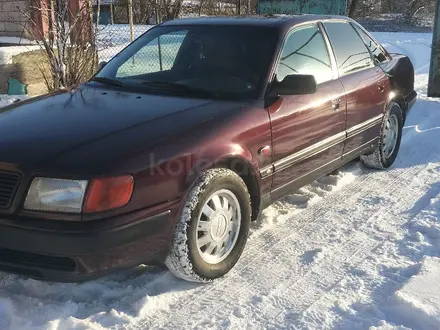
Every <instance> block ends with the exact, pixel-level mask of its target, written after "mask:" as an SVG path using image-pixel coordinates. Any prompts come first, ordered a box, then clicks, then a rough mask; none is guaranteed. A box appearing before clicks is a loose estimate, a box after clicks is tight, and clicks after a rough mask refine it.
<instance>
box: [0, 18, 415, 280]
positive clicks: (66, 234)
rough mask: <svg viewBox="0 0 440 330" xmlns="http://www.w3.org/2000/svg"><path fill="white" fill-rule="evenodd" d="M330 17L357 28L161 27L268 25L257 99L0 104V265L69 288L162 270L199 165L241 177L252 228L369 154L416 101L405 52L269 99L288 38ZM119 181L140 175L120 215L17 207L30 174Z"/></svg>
mask: <svg viewBox="0 0 440 330" xmlns="http://www.w3.org/2000/svg"><path fill="white" fill-rule="evenodd" d="M329 20H330V21H331V20H343V21H345V22H350V23H352V24H356V23H355V22H353V21H351V20H349V19H346V18H341V17H326V16H309V15H305V16H295V17H275V18H264V17H260V18H202V19H187V20H176V21H170V22H166V23H163V24H162V25H163V26H178V25H190V26H191V25H202V26H203V25H219V26H228V25H229V26H233V25H249V26H255V27H257V26H270V27H271V28H273V29H274V31H276V36H277V41H276V47H275V48H274V57H273V59H272V61H271V67H269V68H267V77H266V78H265V80H264V81H265V85H264V86H263V88H262V89H261V93H260V95H259V97H258V98H256V99H252V100H246V101H243V100H235V101H232V100H209V99H199V98H188V97H176V96H166V95H165V96H164V95H155V94H151V93H143V92H138V91H124V90H118V89H117V88H109V87H106V86H104V87H103V86H102V85H100V84H97V83H93V82H90V83H87V84H84V85H82V86H81V87H79V88H78V89H77V90H74V91H71V92H66V91H63V92H57V93H53V94H49V95H45V96H42V97H37V98H34V99H31V100H28V101H24V102H20V103H18V104H14V105H11V106H9V107H7V108H3V109H1V110H0V201H1V200H2V198H3V200H7V202H5V203H4V204H3V207H0V269H1V270H4V271H7V272H12V273H17V274H23V275H26V276H31V277H34V278H39V279H46V280H57V281H77V280H83V279H88V278H91V277H94V276H100V275H102V274H105V273H107V272H109V271H114V270H115V269H119V268H126V267H131V266H135V265H138V264H142V263H151V262H163V261H164V259H165V258H166V256H167V254H168V251H169V249H170V244H171V240H172V237H173V232H174V228H175V225H176V222H177V220H178V217H179V214H180V212H181V208H182V205H183V201H184V199H185V196H186V194H187V193H188V191H189V189H190V187H191V185H192V183H193V182H194V180H195V179H196V178H197V176H198V175H199V174H200V173H201V171H203V170H204V169H207V168H211V167H215V166H226V167H229V168H231V169H233V170H234V171H235V172H237V173H238V174H239V175H240V176H241V177H242V178H243V179H244V181H245V183H246V185H247V187H248V190H249V192H250V195H251V199H252V209H253V216H252V218H253V219H254V220H256V219H257V217H258V215H259V213H260V212H261V210H262V209H264V208H265V207H266V206H268V205H270V204H271V203H272V202H274V201H275V200H277V199H279V198H282V197H283V196H285V195H287V194H288V193H290V192H292V191H294V190H296V189H298V188H300V187H301V186H303V185H305V184H307V183H310V182H311V181H313V180H315V179H317V178H319V177H321V176H323V175H326V174H328V173H330V172H332V171H333V170H335V169H337V168H339V167H341V166H342V165H343V164H345V163H347V162H349V161H351V160H353V159H356V158H357V157H359V156H360V155H362V154H365V153H368V152H370V151H372V150H373V148H374V147H375V145H376V144H377V141H378V140H377V139H378V137H379V135H380V128H381V124H382V118H383V114H384V110H385V109H386V107H387V105H388V104H389V102H391V101H395V102H398V103H399V104H400V105H401V107H402V109H404V110H405V113H407V112H408V111H409V110H410V108H411V107H412V105H413V104H414V102H415V100H416V95H417V94H416V93H415V91H414V69H413V67H412V64H411V62H410V60H409V59H408V58H407V57H405V56H404V55H393V56H391V55H390V54H389V53H388V52H386V51H385V50H384V49H382V52H383V53H384V54H386V57H387V58H386V60H384V61H383V62H382V63H380V64H378V65H375V66H374V67H372V68H368V69H366V70H360V71H356V72H354V73H352V74H349V75H345V76H341V77H339V75H338V74H337V72H335V73H334V74H335V79H333V80H331V81H328V82H326V83H323V84H320V85H319V86H318V88H317V91H316V93H314V94H308V95H288V96H286V95H283V96H280V97H278V98H275V99H270V98H269V97H268V95H267V89H268V86H269V84H270V81H271V77H272V76H273V72H274V70H275V66H276V63H277V58H278V56H279V52H280V48H281V45H282V42H283V39H284V38H285V36H286V34H287V33H288V31H289V30H291V29H292V28H294V27H295V26H298V25H301V24H304V23H307V22H324V21H329ZM319 24H321V23H319ZM147 33H149V32H147ZM141 38H142V37H141ZM326 42H327V43H328V45H330V46H331V42H330V41H329V40H328V38H327V37H326ZM331 56H332V57H333V58H332V60H333V61H334V55H331ZM127 108H130V111H129V112H125V111H121V109H127ZM146 108H148V109H150V110H151V111H145V109H146ZM121 174H129V175H131V176H132V177H133V180H134V188H133V193H132V196H131V198H130V201H129V202H128V203H127V204H126V205H125V206H123V207H120V208H116V209H112V210H109V211H103V212H92V213H86V212H81V213H79V214H70V213H67V214H66V213H59V212H41V211H29V210H25V209H24V207H23V203H24V200H25V198H26V195H27V193H28V189H29V186H30V184H31V181H32V179H33V178H34V177H36V176H45V177H56V178H64V179H81V180H92V179H95V178H106V177H112V176H117V175H121ZM9 183H12V188H11V189H10V190H7V189H6V188H7V187H9V186H7V184H9ZM2 185H3V186H2ZM10 186H11V185H10ZM5 187H6V188H5ZM2 188H3V190H2ZM2 192H4V194H3V195H2Z"/></svg>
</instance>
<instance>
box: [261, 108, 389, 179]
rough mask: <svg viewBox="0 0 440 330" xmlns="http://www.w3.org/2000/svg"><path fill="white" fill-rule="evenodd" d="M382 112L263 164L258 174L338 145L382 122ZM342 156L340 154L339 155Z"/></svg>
mask: <svg viewBox="0 0 440 330" xmlns="http://www.w3.org/2000/svg"><path fill="white" fill-rule="evenodd" d="M382 118H383V114H380V115H378V116H376V117H374V118H371V119H369V120H367V121H364V122H363V123H360V124H358V125H356V126H353V127H351V128H349V129H348V130H346V131H343V132H340V133H338V134H335V135H333V136H330V137H329V138H327V139H325V140H322V141H320V142H318V143H315V144H313V145H311V146H309V147H307V148H305V149H302V150H300V151H298V152H295V153H293V154H291V155H289V156H287V157H284V158H282V159H280V160H278V161H276V162H274V163H273V165H268V166H265V167H264V168H262V169H261V170H260V176H261V178H263V179H264V178H266V177H269V176H271V175H273V174H274V173H277V172H279V171H282V170H284V169H286V168H288V167H290V166H292V165H294V164H295V163H299V162H301V161H303V160H305V159H307V158H310V157H313V156H315V155H317V154H319V153H321V152H323V151H325V150H327V149H330V148H331V147H334V146H336V145H338V144H339V143H342V142H344V141H346V140H347V139H349V138H352V137H353V136H356V135H358V134H360V133H362V132H364V131H366V130H368V129H370V128H373V127H374V126H376V125H378V124H380V123H381V122H382ZM341 156H342V155H341Z"/></svg>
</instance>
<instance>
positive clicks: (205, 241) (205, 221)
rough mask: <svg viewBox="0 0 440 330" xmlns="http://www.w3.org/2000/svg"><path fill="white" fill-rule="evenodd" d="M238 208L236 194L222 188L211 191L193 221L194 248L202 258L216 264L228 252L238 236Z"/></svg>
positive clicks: (239, 222)
mask: <svg viewBox="0 0 440 330" xmlns="http://www.w3.org/2000/svg"><path fill="white" fill-rule="evenodd" d="M240 224H241V209H240V203H239V202H238V199H237V197H236V196H235V195H234V193H233V192H232V191H230V190H226V189H222V190H219V191H217V192H215V193H214V194H212V195H211V196H210V197H209V198H208V200H207V202H206V203H205V205H204V206H203V208H202V210H201V212H200V214H199V216H198V221H197V249H198V252H199V254H200V256H201V257H202V259H203V260H204V261H205V262H207V263H210V264H217V263H219V262H221V261H223V260H224V259H226V257H227V256H228V255H229V254H230V253H231V252H232V250H233V249H234V247H235V243H236V242H237V239H238V234H239V232H240Z"/></svg>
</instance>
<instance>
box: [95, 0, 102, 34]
mask: <svg viewBox="0 0 440 330" xmlns="http://www.w3.org/2000/svg"><path fill="white" fill-rule="evenodd" d="M97 1H98V6H97V8H96V30H98V27H99V18H100V16H101V0H97Z"/></svg>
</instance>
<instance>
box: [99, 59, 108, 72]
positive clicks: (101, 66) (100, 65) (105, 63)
mask: <svg viewBox="0 0 440 330" xmlns="http://www.w3.org/2000/svg"><path fill="white" fill-rule="evenodd" d="M106 65H107V62H106V61H103V62H100V63H99V64H98V70H99V71H101V70H102V69H103V68H104V67H105V66H106Z"/></svg>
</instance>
